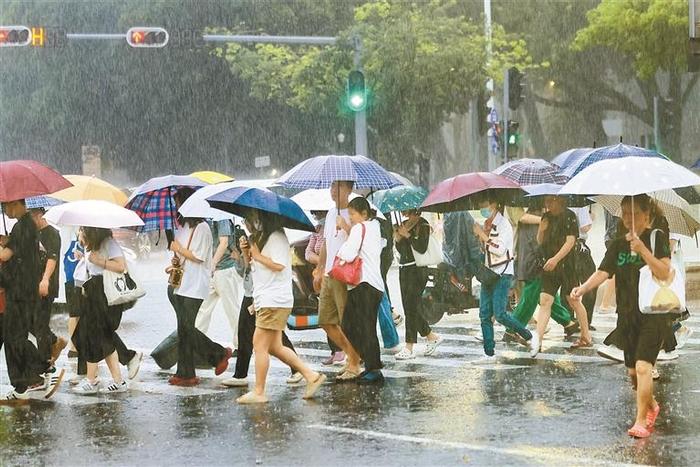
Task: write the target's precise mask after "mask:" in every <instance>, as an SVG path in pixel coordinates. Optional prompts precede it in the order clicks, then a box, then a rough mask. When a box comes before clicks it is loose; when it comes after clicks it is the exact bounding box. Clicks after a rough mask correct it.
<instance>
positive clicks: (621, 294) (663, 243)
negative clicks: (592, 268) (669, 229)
mask: <svg viewBox="0 0 700 467" xmlns="http://www.w3.org/2000/svg"><path fill="white" fill-rule="evenodd" d="M651 232H652V231H651V230H649V229H647V230H645V231H644V232H643V233H642V235H640V236H639V239H640V240H641V241H642V242H644V244H645V245H646V246H647V248H649V249H650V250H651ZM655 249H656V251H654V256H656V257H657V258H670V257H671V251H670V247H669V241H668V235H666V234H665V233H663V232H662V231H660V230H657V231H656V245H655ZM645 265H646V263H645V262H644V260H643V259H642V256H641V255H639V254H638V255H635V256H632V255H631V254H630V244H629V242H628V241H627V240H626V239H625V238H624V237H623V238H617V239H615V240H613V242H612V243H611V244H610V248H608V250H607V251H606V252H605V257H604V258H603V262H601V263H600V267H599V268H598V269H599V270H601V271H605V272H607V273H608V274H609V275H610V277H613V276H614V277H615V293H616V296H617V312H618V313H640V311H639V270H640V269H642V267H644V266H645Z"/></svg>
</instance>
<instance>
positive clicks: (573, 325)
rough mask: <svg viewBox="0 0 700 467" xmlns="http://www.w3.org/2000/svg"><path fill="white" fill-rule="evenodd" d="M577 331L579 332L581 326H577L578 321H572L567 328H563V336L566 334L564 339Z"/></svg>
mask: <svg viewBox="0 0 700 467" xmlns="http://www.w3.org/2000/svg"><path fill="white" fill-rule="evenodd" d="M579 331H581V326H579V324H578V321H573V322H572V323H571V324H569V325H568V326H564V334H566V337H571V336H573V335H574V334H576V333H577V332H579Z"/></svg>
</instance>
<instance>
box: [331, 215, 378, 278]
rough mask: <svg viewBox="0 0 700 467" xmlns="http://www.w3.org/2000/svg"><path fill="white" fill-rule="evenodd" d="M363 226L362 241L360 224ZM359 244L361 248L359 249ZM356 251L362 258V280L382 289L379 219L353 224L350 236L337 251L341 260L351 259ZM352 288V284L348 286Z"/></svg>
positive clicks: (355, 256)
mask: <svg viewBox="0 0 700 467" xmlns="http://www.w3.org/2000/svg"><path fill="white" fill-rule="evenodd" d="M363 224H364V226H365V240H364V242H363V241H362V225H363ZM360 244H361V245H362V249H361V250H360ZM358 251H359V253H360V258H362V282H366V283H368V284H369V285H371V286H372V287H374V288H375V289H377V290H379V291H380V292H383V291H384V280H383V279H382V272H381V268H380V267H379V265H380V262H381V255H382V232H381V227H380V226H379V221H377V220H371V221H366V222H363V223H362V224H355V225H354V226H352V229H351V230H350V236H349V237H348V239H347V241H346V242H345V243H344V244H343V246H342V247H341V248H340V251H339V252H338V257H340V259H342V260H343V261H348V262H350V261H353V260H354V259H355V258H357V254H358ZM348 288H349V289H352V288H353V287H352V286H348Z"/></svg>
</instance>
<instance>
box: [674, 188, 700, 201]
mask: <svg viewBox="0 0 700 467" xmlns="http://www.w3.org/2000/svg"><path fill="white" fill-rule="evenodd" d="M698 188H700V187H694V186H687V187H684V188H675V189H674V190H673V191H675V192H676V193H678V195H679V196H680V197H681V198H683V199H684V200H686V201H687V202H688V204H700V193H699V192H698Z"/></svg>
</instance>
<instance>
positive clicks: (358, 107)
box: [346, 70, 367, 112]
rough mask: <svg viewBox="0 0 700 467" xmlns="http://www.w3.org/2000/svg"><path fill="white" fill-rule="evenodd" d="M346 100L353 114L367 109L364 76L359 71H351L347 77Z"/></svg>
mask: <svg viewBox="0 0 700 467" xmlns="http://www.w3.org/2000/svg"><path fill="white" fill-rule="evenodd" d="M346 98H347V104H348V107H350V109H351V110H352V111H353V112H361V111H363V110H365V107H367V88H366V87H365V75H364V74H362V72H361V71H360V70H352V71H351V72H350V74H349V75H348V84H347V91H346Z"/></svg>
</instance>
